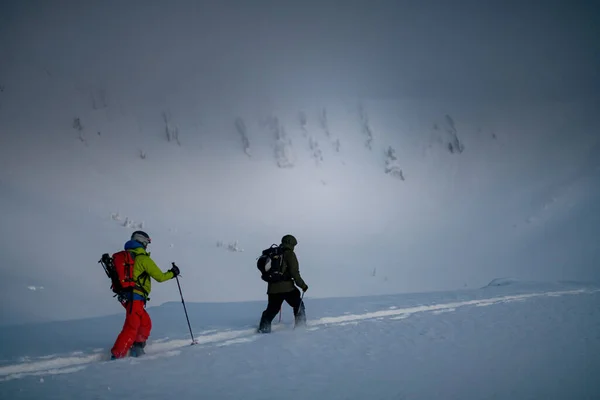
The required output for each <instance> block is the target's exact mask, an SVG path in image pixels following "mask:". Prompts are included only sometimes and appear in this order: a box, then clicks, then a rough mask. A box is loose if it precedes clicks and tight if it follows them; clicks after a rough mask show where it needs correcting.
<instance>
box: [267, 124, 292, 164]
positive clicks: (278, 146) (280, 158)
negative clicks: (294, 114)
mask: <svg viewBox="0 0 600 400" xmlns="http://www.w3.org/2000/svg"><path fill="white" fill-rule="evenodd" d="M263 123H264V126H265V127H266V128H267V129H268V130H269V131H270V133H271V134H272V135H273V136H274V137H275V147H274V155H275V162H276V163H277V166H278V167H279V168H292V167H293V166H294V165H295V157H294V152H293V148H292V139H290V138H288V137H287V134H286V132H285V128H284V127H283V126H282V125H281V124H280V123H279V118H277V117H275V116H272V115H271V116H269V117H268V118H267V119H266V120H265V121H264V122H263Z"/></svg>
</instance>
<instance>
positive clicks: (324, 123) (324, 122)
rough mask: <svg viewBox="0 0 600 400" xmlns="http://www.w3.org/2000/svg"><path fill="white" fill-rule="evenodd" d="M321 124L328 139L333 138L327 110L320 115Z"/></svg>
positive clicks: (323, 110)
mask: <svg viewBox="0 0 600 400" xmlns="http://www.w3.org/2000/svg"><path fill="white" fill-rule="evenodd" d="M319 124H320V125H321V128H322V129H323V130H324V131H325V135H326V136H327V137H331V133H330V132H329V121H328V120H327V109H326V108H323V109H322V110H321V112H320V113H319Z"/></svg>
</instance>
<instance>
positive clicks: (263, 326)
mask: <svg viewBox="0 0 600 400" xmlns="http://www.w3.org/2000/svg"><path fill="white" fill-rule="evenodd" d="M256 332H257V333H271V324H270V323H268V322H267V321H265V320H264V319H262V318H261V320H260V324H259V325H258V329H257V330H256Z"/></svg>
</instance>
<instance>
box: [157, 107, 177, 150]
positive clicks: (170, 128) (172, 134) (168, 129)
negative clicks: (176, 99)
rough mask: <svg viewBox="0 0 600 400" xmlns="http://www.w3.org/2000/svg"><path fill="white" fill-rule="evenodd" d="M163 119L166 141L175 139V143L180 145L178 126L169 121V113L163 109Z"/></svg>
mask: <svg viewBox="0 0 600 400" xmlns="http://www.w3.org/2000/svg"><path fill="white" fill-rule="evenodd" d="M162 116H163V121H164V123H165V134H166V135H167V142H171V141H175V142H176V143H177V145H179V146H181V142H180V141H179V127H178V126H177V125H175V126H174V125H173V124H172V123H171V113H170V112H168V111H163V113H162Z"/></svg>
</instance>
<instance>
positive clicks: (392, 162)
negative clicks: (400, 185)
mask: <svg viewBox="0 0 600 400" xmlns="http://www.w3.org/2000/svg"><path fill="white" fill-rule="evenodd" d="M385 173H386V174H389V175H391V176H394V177H396V178H398V179H401V180H404V173H403V172H402V168H401V167H400V163H399V162H398V156H397V155H396V150H395V149H394V148H393V147H392V146H389V147H388V148H387V150H386V151H385Z"/></svg>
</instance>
